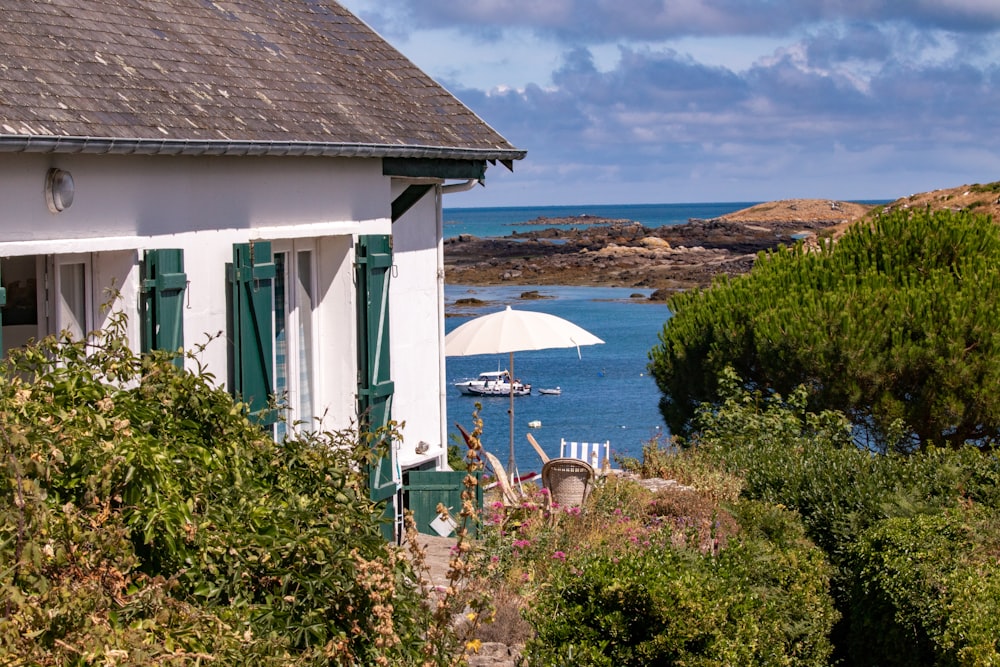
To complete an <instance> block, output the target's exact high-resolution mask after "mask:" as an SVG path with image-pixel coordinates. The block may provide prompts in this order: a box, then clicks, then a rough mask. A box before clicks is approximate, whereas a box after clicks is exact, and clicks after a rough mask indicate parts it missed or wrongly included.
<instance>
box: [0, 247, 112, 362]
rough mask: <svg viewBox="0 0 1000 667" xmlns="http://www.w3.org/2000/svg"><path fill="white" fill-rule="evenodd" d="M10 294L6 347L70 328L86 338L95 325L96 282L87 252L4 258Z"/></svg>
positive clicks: (1, 269) (0, 270) (0, 268)
mask: <svg viewBox="0 0 1000 667" xmlns="http://www.w3.org/2000/svg"><path fill="white" fill-rule="evenodd" d="M0 279H2V287H3V288H4V289H5V290H6V293H7V305H6V306H5V307H4V308H3V311H0V314H2V318H3V351H4V353H6V352H7V351H8V350H10V349H11V348H14V347H20V346H22V345H24V344H26V343H27V342H28V341H29V340H32V339H41V338H43V337H45V336H47V335H49V334H57V335H58V334H61V333H62V332H63V331H66V332H68V333H69V334H70V336H72V337H73V338H74V339H76V340H82V339H83V338H85V337H86V335H87V334H88V333H89V332H90V331H92V330H93V328H94V305H93V301H94V286H93V273H92V269H91V257H90V255H89V254H67V255H25V256H22V257H7V258H4V259H3V260H2V261H0Z"/></svg>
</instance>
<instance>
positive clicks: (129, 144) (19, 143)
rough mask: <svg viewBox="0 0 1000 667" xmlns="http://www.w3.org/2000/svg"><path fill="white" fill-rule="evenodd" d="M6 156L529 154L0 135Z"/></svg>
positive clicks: (519, 154)
mask: <svg viewBox="0 0 1000 667" xmlns="http://www.w3.org/2000/svg"><path fill="white" fill-rule="evenodd" d="M0 153H85V154H92V155H188V156H207V155H216V156H269V157H273V156H290V157H297V156H315V157H353V158H427V159H438V160H441V159H445V160H491V161H499V162H501V163H503V164H504V165H507V166H509V163H511V162H512V161H513V160H521V159H523V158H524V156H525V155H526V154H527V152H526V151H523V150H518V149H516V148H463V147H458V146H420V145H395V144H358V143H326V142H313V141H230V140H204V139H137V138H135V139H119V138H114V137H67V136H51V135H44V136H41V135H10V134H8V135H0Z"/></svg>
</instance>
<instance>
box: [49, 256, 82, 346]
mask: <svg viewBox="0 0 1000 667" xmlns="http://www.w3.org/2000/svg"><path fill="white" fill-rule="evenodd" d="M39 264H41V262H40V263H39ZM44 264H45V266H44V270H45V272H46V273H47V274H48V275H43V276H40V277H39V278H40V280H39V284H41V285H45V290H46V292H47V293H48V308H47V309H46V310H45V311H44V312H45V313H46V319H47V322H46V323H45V324H44V326H45V329H46V330H45V331H44V332H41V331H40V332H39V333H40V335H47V334H50V333H51V334H55V335H57V336H59V335H61V334H62V332H63V330H65V329H69V330H70V331H71V333H73V334H74V338H75V339H77V340H86V338H87V336H88V335H89V334H90V333H91V332H92V331H93V330H94V271H93V260H92V257H91V254H90V253H69V254H60V255H49V256H48V257H47V258H46V261H45V263H44ZM75 265H82V267H83V269H82V278H83V286H82V289H83V294H82V296H83V304H82V307H83V313H82V315H83V321H82V322H79V323H77V322H75V321H74V322H73V323H74V324H79V326H80V329H81V330H80V331H73V330H72V329H71V328H70V327H68V326H67V324H68V322H67V317H66V313H65V311H64V303H65V301H64V298H63V297H64V294H63V288H64V286H63V283H62V277H63V276H62V272H63V269H64V268H66V267H69V266H75ZM41 298H44V296H42V297H41ZM74 319H75V318H74ZM42 326H43V324H42V322H41V318H39V327H40V328H41V327H42Z"/></svg>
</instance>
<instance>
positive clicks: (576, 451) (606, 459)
mask: <svg viewBox="0 0 1000 667" xmlns="http://www.w3.org/2000/svg"><path fill="white" fill-rule="evenodd" d="M559 458H567V459H578V460H580V461H583V462H584V463H589V464H590V466H591V467H592V468H593V469H594V470H600V471H602V472H603V471H606V470H609V469H610V468H611V441H610V440H605V441H604V442H575V441H573V442H568V441H567V440H566V439H565V438H563V439H562V441H561V442H560V444H559Z"/></svg>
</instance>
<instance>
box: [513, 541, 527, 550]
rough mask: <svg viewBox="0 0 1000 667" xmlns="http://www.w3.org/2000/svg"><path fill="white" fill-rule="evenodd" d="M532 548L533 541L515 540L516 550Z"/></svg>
mask: <svg viewBox="0 0 1000 667" xmlns="http://www.w3.org/2000/svg"><path fill="white" fill-rule="evenodd" d="M530 546H531V540H514V548H515V549H526V548H527V547H530Z"/></svg>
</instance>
